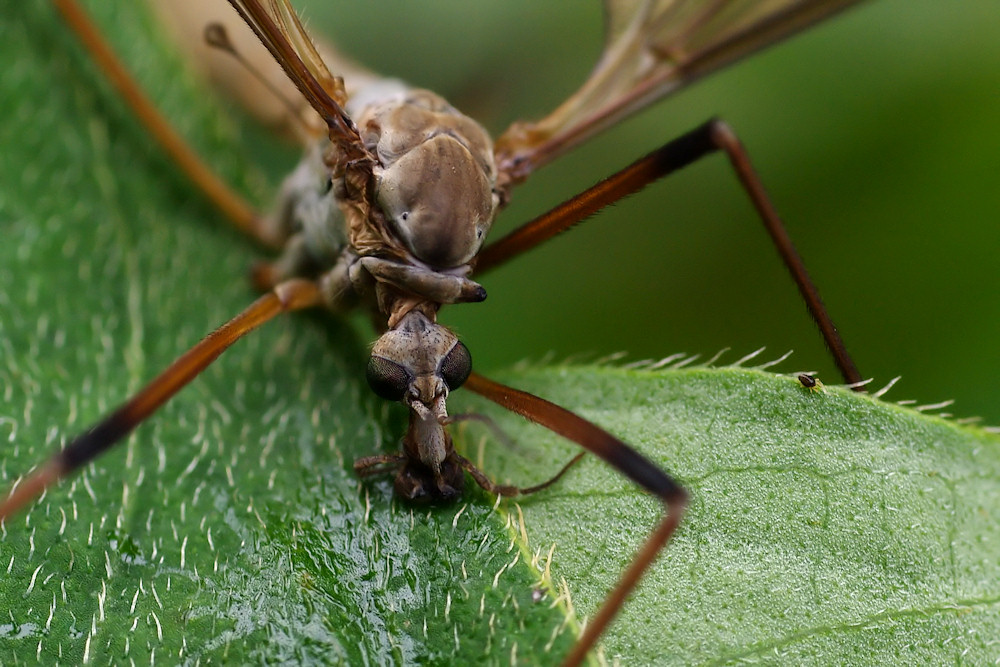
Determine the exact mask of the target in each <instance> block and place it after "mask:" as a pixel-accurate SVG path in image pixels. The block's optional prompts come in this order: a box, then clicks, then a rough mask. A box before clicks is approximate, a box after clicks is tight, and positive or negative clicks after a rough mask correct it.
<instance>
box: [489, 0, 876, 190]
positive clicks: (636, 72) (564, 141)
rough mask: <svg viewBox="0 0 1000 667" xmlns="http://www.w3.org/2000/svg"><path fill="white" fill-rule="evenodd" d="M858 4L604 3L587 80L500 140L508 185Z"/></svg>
mask: <svg viewBox="0 0 1000 667" xmlns="http://www.w3.org/2000/svg"><path fill="white" fill-rule="evenodd" d="M859 1H860V0H604V13H605V42H604V50H603V53H602V55H601V58H600V60H598V63H597V66H596V67H595V68H594V70H593V71H592V72H591V74H590V76H589V78H588V79H587V81H586V82H585V83H584V84H583V86H581V87H580V89H579V90H577V92H576V93H574V94H573V95H572V96H571V97H570V98H569V99H567V100H566V101H565V102H564V103H563V104H562V105H561V106H559V107H558V108H557V109H556V110H555V111H553V112H552V113H551V114H549V115H548V116H546V117H545V118H543V119H542V120H541V121H539V122H537V123H515V124H514V125H512V126H511V127H510V128H508V129H507V131H506V132H504V134H503V135H502V136H501V137H500V138H499V139H498V140H497V142H496V155H497V165H498V167H499V169H500V172H501V174H502V177H501V182H502V184H503V186H505V187H509V186H512V185H515V184H517V183H519V182H521V181H523V180H524V179H525V178H526V177H527V176H528V175H529V174H530V173H531V172H532V171H534V170H535V169H536V168H538V167H540V166H542V165H543V164H545V163H547V162H549V161H550V160H552V159H553V158H555V157H558V156H559V155H561V154H563V153H565V152H566V151H568V150H569V149H571V148H573V147H574V146H576V145H577V144H580V143H581V142H583V141H585V140H586V139H588V138H590V137H591V136H593V135H595V134H597V133H598V132H601V131H602V130H604V129H607V128H608V127H610V126H612V125H614V124H615V123H617V122H619V121H620V120H622V119H623V118H625V117H626V116H629V115H631V114H633V113H635V112H637V111H639V110H640V109H643V108H645V107H646V106H648V105H650V104H652V103H653V102H655V101H657V100H659V99H660V98H662V97H664V96H666V95H667V94H669V93H672V92H673V91H675V90H677V89H679V88H682V87H683V86H685V85H687V84H688V83H691V82H692V81H694V80H696V79H698V78H700V77H702V76H704V75H705V74H708V73H710V72H712V71H714V70H716V69H719V68H720V67H723V66H725V65H727V64H729V63H731V62H733V61H735V60H738V59H739V58H742V57H743V56H745V55H748V54H750V53H752V52H754V51H756V50H757V49H760V48H763V47H765V46H767V45H769V44H772V43H774V42H777V41H778V40H780V39H782V38H784V37H787V36H789V35H791V34H793V33H795V32H797V31H798V30H801V29H803V28H805V27H807V26H809V25H811V24H812V23H815V22H817V21H819V20H821V19H824V18H826V17H828V16H830V15H832V14H834V13H836V12H838V11H840V10H842V9H845V8H846V7H849V6H851V5H853V4H855V3H857V2H859Z"/></svg>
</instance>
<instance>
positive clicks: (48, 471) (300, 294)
mask: <svg viewBox="0 0 1000 667" xmlns="http://www.w3.org/2000/svg"><path fill="white" fill-rule="evenodd" d="M321 304H322V300H321V295H320V291H319V288H318V287H317V286H316V284H315V283H313V282H310V281H308V280H291V281H288V282H287V283H283V284H281V285H278V286H277V287H275V288H274V290H273V291H272V292H269V293H268V294H265V295H264V296H262V297H260V298H259V299H257V300H256V301H254V302H253V303H252V304H250V306H249V307H248V308H247V309H246V310H244V311H243V312H242V313H240V314H239V315H237V316H236V317H234V318H233V319H231V320H229V321H228V322H226V323H225V324H223V325H222V326H221V327H219V328H218V329H216V330H215V331H213V332H212V333H210V334H208V335H207V336H205V337H204V338H203V339H202V340H201V341H199V342H198V343H197V344H196V345H195V346H194V347H192V348H191V349H190V350H188V351H187V352H185V353H184V354H183V355H181V356H180V357H179V358H178V359H177V360H176V361H174V363H172V364H170V366H169V367H168V368H167V369H166V370H165V371H163V372H162V373H160V374H159V375H158V376H156V378H154V379H153V381H152V382H150V383H149V384H147V385H146V386H145V387H143V388H142V389H141V390H140V391H139V393H137V394H136V395H135V396H133V397H132V398H130V399H129V400H128V401H126V402H125V404H123V405H121V406H120V407H119V408H118V409H117V410H115V411H114V412H112V413H111V414H110V415H108V416H107V417H105V418H104V420H103V421H101V422H99V423H98V424H97V425H95V426H94V427H93V428H91V429H90V430H89V431H87V432H86V433H84V434H83V435H80V436H78V437H77V438H75V439H74V440H73V441H72V442H70V443H69V444H68V445H66V447H65V448H64V449H63V450H62V451H61V452H59V453H58V454H56V455H55V456H54V457H52V458H51V459H49V461H47V462H46V463H45V464H43V465H42V467H41V468H39V469H37V470H36V471H35V472H34V473H32V474H31V475H30V476H28V477H27V478H26V479H24V480H23V481H21V482H19V483H18V484H17V485H16V486H15V488H14V489H12V490H11V492H10V494H9V496H8V497H7V498H6V499H5V500H3V501H0V521H3V520H4V519H6V518H7V517H8V516H10V515H11V514H13V513H14V512H16V511H17V510H19V509H20V508H21V507H23V506H24V505H26V504H27V503H28V502H30V501H31V500H32V499H34V498H36V497H38V496H39V495H40V494H41V493H42V492H43V491H44V490H45V489H46V488H48V487H49V486H50V485H52V484H54V483H55V482H58V481H59V480H60V479H62V478H63V477H65V476H67V475H69V474H70V473H72V472H73V471H75V470H77V469H79V468H81V467H82V466H85V465H86V464H88V463H89V462H91V461H93V460H94V459H95V458H97V457H98V456H99V455H100V454H102V453H104V452H105V451H107V450H108V449H110V448H111V447H112V446H113V445H115V444H117V443H119V442H121V441H122V440H123V439H125V437H126V436H127V435H128V434H129V433H131V432H132V431H133V430H134V429H135V427H136V426H138V425H139V424H141V423H142V422H143V421H144V420H145V419H146V418H147V417H149V416H150V415H152V414H153V413H154V412H156V411H157V410H158V409H159V408H160V406H162V405H163V404H164V403H166V402H167V401H168V400H170V399H171V398H172V397H173V396H174V394H176V393H177V392H178V391H180V390H181V389H183V388H184V387H185V386H187V384H188V383H189V382H191V380H193V379H195V378H196V377H198V375H199V374H200V373H201V372H202V371H203V370H205V369H206V368H208V366H209V365H210V364H211V363H212V362H213V361H215V360H216V359H217V358H218V357H219V355H220V354H222V353H223V352H225V351H226V350H227V349H229V347H230V346H231V345H232V344H233V343H235V342H236V341H238V340H239V339H240V338H242V337H243V336H245V335H246V334H248V333H250V332H251V331H253V330H254V329H256V328H257V327H259V326H261V325H262V324H264V323H265V322H268V321H269V320H271V319H273V318H274V317H275V316H277V315H280V314H281V313H287V312H291V311H293V310H301V309H303V308H313V307H316V306H319V305H321Z"/></svg>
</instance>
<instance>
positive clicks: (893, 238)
mask: <svg viewBox="0 0 1000 667" xmlns="http://www.w3.org/2000/svg"><path fill="white" fill-rule="evenodd" d="M303 4H304V6H305V14H306V17H307V19H308V21H309V25H310V27H311V28H314V29H316V30H317V31H322V32H323V33H325V34H326V35H328V36H330V37H331V38H332V39H333V40H334V42H335V43H336V44H338V45H339V46H340V47H341V48H343V49H344V50H346V51H347V52H348V53H350V54H352V55H354V56H355V57H356V58H357V59H359V60H361V61H362V62H364V63H366V64H368V65H369V66H371V67H373V68H376V69H378V70H379V71H382V72H385V73H391V74H394V75H398V76H401V77H403V78H405V79H407V80H409V81H411V82H412V83H414V84H417V85H421V86H426V87H430V88H433V89H435V90H438V91H439V92H442V93H443V94H445V95H447V96H450V98H451V99H453V101H454V102H455V103H456V105H459V106H460V107H462V108H463V110H466V112H467V113H469V114H470V115H473V116H475V117H477V118H478V119H480V120H482V121H483V122H485V123H486V124H487V126H488V127H489V128H490V129H491V130H492V131H494V132H498V131H500V130H502V129H503V128H504V127H506V124H507V123H509V122H510V121H512V120H514V119H517V118H524V117H526V118H534V117H538V116H540V115H542V114H544V113H545V112H546V111H547V110H549V109H551V108H552V107H553V106H554V105H555V104H557V103H558V102H559V101H560V100H561V99H563V98H564V97H565V96H566V95H568V94H569V93H570V92H571V91H572V90H573V89H574V88H575V87H576V86H577V85H578V84H579V83H580V82H581V81H582V80H583V78H584V76H585V75H586V73H587V72H588V70H589V69H590V67H591V66H592V64H593V62H594V60H595V58H596V57H597V54H598V52H599V46H600V38H601V12H600V7H599V3H597V2H592V3H584V2H549V3H538V2H529V1H524V2H504V3H467V2H458V1H455V2H434V3H404V2H379V3H348V4H347V5H339V4H337V3H317V2H314V3H312V4H310V3H308V2H305V3H303ZM998 36H1000V8H998V5H997V4H996V3H995V2H993V1H992V0H975V1H973V0H969V1H967V2H962V3H941V2H936V1H935V0H920V1H917V0H881V1H877V2H870V3H866V4H862V5H861V6H860V7H857V8H855V9H852V10H850V11H848V12H847V13H845V14H843V15H841V16H838V17H836V18H834V19H833V20H831V21H828V22H826V23H825V24H823V25H821V26H819V27H816V28H813V29H812V30H810V31H808V32H807V33H804V34H802V35H799V36H797V37H795V38H793V39H792V40H790V41H787V42H785V43H783V44H781V45H778V46H777V47H774V48H771V49H769V50H768V51H766V52H764V53H762V54H758V55H756V56H754V57H752V58H749V59H748V60H746V61H744V62H743V63H740V64H738V65H737V66H734V67H731V68H729V69H727V70H726V71H724V72H722V73H719V74H716V75H714V76H712V77H710V78H709V79H707V80H705V81H702V82H701V83H699V84H696V85H695V86H693V87H692V88H691V89H688V90H686V91H684V92H682V93H681V94H679V95H676V96H674V97H673V98H671V99H669V100H668V101H666V102H664V103H660V104H659V105H656V106H654V107H652V108H651V109H649V110H647V111H645V112H644V113H642V114H641V115H639V116H638V117H636V118H634V119H632V120H631V121H629V122H627V123H625V124H623V125H622V126H620V127H618V128H616V129H614V130H612V131H610V132H608V133H606V134H605V135H603V136H601V137H599V138H598V139H596V140H594V141H592V142H591V143H590V144H589V145H587V146H586V147H584V148H582V149H579V150H577V151H575V152H574V153H572V154H570V155H569V156H567V157H565V158H563V159H561V160H560V161H558V162H557V163H554V164H553V165H551V166H550V167H547V168H545V169H544V170H542V171H540V172H538V173H537V174H535V175H534V176H533V177H532V178H531V179H530V180H529V181H528V183H527V184H525V185H524V186H522V187H521V188H520V189H519V190H517V191H516V192H515V199H514V203H513V205H512V206H511V207H510V208H509V209H508V210H507V211H506V212H505V213H504V215H503V216H502V217H501V219H500V222H499V223H498V225H497V227H496V228H495V230H494V234H495V235H497V234H499V233H502V232H504V231H506V230H509V229H511V228H512V227H513V226H515V225H516V224H518V223H519V222H521V221H524V220H527V219H530V218H531V217H533V216H534V215H536V214H538V213H539V212H541V211H543V210H545V209H546V208H548V207H551V206H552V205H554V204H556V203H558V202H560V201H562V200H563V199H565V198H567V197H568V196H570V195H572V194H574V193H576V192H577V191H579V190H580V189H582V188H584V187H586V186H588V185H590V184H591V183H593V182H594V181H596V180H597V179H599V178H601V177H603V176H605V175H607V174H609V173H611V172H613V171H614V170H617V169H619V168H621V167H623V166H624V165H626V164H628V163H629V162H630V161H632V160H633V159H635V158H636V157H638V156H640V155H642V154H643V153H645V152H647V151H649V150H652V149H653V148H655V147H657V146H659V145H660V144H662V143H664V142H665V141H667V140H669V139H671V138H673V137H675V136H676V135H678V134H680V133H682V132H683V131H685V130H687V129H689V128H691V127H693V126H695V125H696V124H698V123H700V122H702V121H704V120H705V119H707V118H709V117H710V116H713V115H719V116H721V117H723V118H725V119H726V120H727V121H729V122H730V123H731V124H732V125H733V126H734V127H735V129H736V130H737V132H738V133H739V134H740V136H741V138H742V139H743V141H744V143H745V144H746V145H747V146H748V147H749V149H750V151H751V153H752V155H753V158H754V160H755V164H756V165H757V167H758V169H759V170H760V172H761V173H762V175H763V178H764V180H765V183H766V184H767V186H768V188H769V190H770V192H771V194H772V196H773V198H774V200H775V201H776V203H777V206H778V208H779V211H780V212H781V213H782V215H783V217H784V218H785V220H786V222H787V224H788V227H789V229H790V232H791V235H792V237H793V239H794V240H795V242H796V244H797V246H798V248H799V250H800V251H801V253H802V254H803V256H804V257H805V259H806V262H807V265H808V267H809V269H810V271H811V272H812V274H813V276H814V278H815V279H816V281H817V282H818V284H819V286H820V289H821V291H822V293H823V295H824V298H825V300H826V302H827V304H828V306H829V307H830V309H831V312H832V313H833V316H834V318H835V320H836V322H837V323H838V324H839V326H840V328H841V330H842V332H843V334H844V336H845V338H846V340H847V342H848V345H849V347H850V349H851V351H852V352H853V354H854V355H855V357H856V360H857V362H858V365H859V367H860V368H861V371H862V373H863V374H864V375H866V376H873V377H875V379H876V384H879V385H880V384H881V383H884V382H886V381H888V380H890V379H891V378H893V377H895V376H896V375H902V376H903V380H902V382H901V383H900V384H899V385H897V388H896V389H894V390H893V392H891V393H890V394H889V395H888V397H889V398H895V399H896V400H901V399H911V398H912V399H916V400H918V401H919V402H922V403H927V402H936V401H940V400H944V399H949V398H954V399H956V402H957V404H956V405H955V407H954V408H953V411H954V413H955V414H956V415H958V416H971V415H981V416H982V417H984V418H985V419H986V421H987V422H989V423H998V422H1000V392H998V390H997V389H995V388H994V385H993V382H992V379H993V377H994V375H995V373H996V372H997V371H998V370H1000V354H998V352H997V341H998V340H1000V270H998V267H1000V262H998V260H997V258H996V252H997V249H998V248H1000V224H998V223H1000V124H998V123H997V120H998V118H1000V42H998V39H997V38H998ZM484 283H485V285H486V287H487V289H488V290H489V295H490V296H489V299H488V300H487V301H486V302H485V303H483V304H479V305H473V306H465V307H461V308H451V309H448V310H447V311H446V312H445V314H444V315H443V319H444V320H445V321H447V322H449V323H451V324H453V325H454V326H455V327H456V328H457V329H458V330H459V331H460V332H461V334H462V335H463V336H464V338H465V340H466V341H467V342H468V344H469V347H470V348H471V349H472V351H473V354H474V356H475V358H476V361H477V364H478V367H479V368H484V369H488V368H495V367H498V366H503V365H507V364H511V363H514V362H516V361H519V360H522V359H540V358H542V357H543V356H544V355H546V354H547V353H549V352H552V353H553V354H554V355H555V357H556V358H563V357H566V356H569V355H577V354H580V353H589V354H591V355H593V357H595V358H596V357H600V356H604V355H606V354H609V353H612V352H616V351H620V350H623V351H627V352H628V353H629V357H628V358H629V359H641V358H646V357H663V356H666V355H669V354H673V353H675V352H687V353H692V354H693V353H701V354H702V355H703V357H709V356H711V355H713V354H714V353H715V352H716V351H718V350H720V349H721V348H724V347H730V348H732V352H731V353H729V354H728V355H727V356H726V357H724V358H723V361H725V360H727V359H728V360H734V359H736V358H737V357H738V356H742V355H743V354H745V353H747V352H750V351H752V350H754V349H756V348H757V347H760V346H764V345H766V346H767V348H768V352H767V353H766V354H767V355H769V356H777V355H779V354H781V353H783V352H785V351H786V350H789V349H794V350H795V354H794V355H793V357H792V359H791V360H790V361H789V362H786V363H785V364H784V365H783V366H781V367H780V369H781V370H785V371H791V370H805V369H809V370H816V371H819V372H820V374H821V377H822V378H824V379H825V380H827V381H832V382H835V381H837V380H838V376H837V374H836V372H835V370H834V369H833V366H832V364H831V363H830V362H829V361H828V359H827V355H826V353H825V352H824V349H823V347H822V344H821V342H820V339H819V336H818V334H817V333H815V332H814V330H813V328H812V325H811V323H810V321H809V320H808V317H807V315H806V313H805V309H804V307H803V306H802V305H801V304H800V301H799V299H798V296H797V293H796V291H795V289H794V287H793V285H792V283H791V281H790V279H788V278H787V277H786V275H785V273H784V269H783V268H782V267H781V265H780V264H779V261H778V260H777V257H776V254H775V253H774V251H773V250H772V249H771V246H770V245H769V242H768V241H767V239H766V238H765V235H764V233H763V231H762V230H761V229H760V228H759V224H758V223H757V221H756V218H755V217H754V215H753V213H752V211H751V209H750V207H749V204H748V203H747V201H746V199H745V198H744V196H743V194H742V192H741V191H740V190H739V189H738V187H737V186H736V184H735V181H734V179H733V177H732V175H731V173H730V172H729V170H728V167H727V166H726V165H725V163H724V161H723V160H722V159H721V158H718V157H716V158H712V159H709V160H707V161H705V162H704V163H703V164H699V165H697V166H695V167H694V168H692V169H689V170H688V171H687V172H686V173H684V174H682V175H679V176H675V177H673V178H671V179H669V180H668V181H664V182H662V183H659V184H656V185H654V186H652V187H650V188H648V189H647V190H646V191H645V192H643V193H641V194H639V195H636V196H634V197H632V198H631V199H629V200H628V201H625V202H622V203H619V204H618V205H616V206H615V207H614V208H613V210H610V211H608V212H606V213H603V214H602V215H601V216H599V217H598V218H595V219H593V220H592V221H590V222H589V223H587V224H586V225H585V226H583V227H581V228H578V229H576V230H574V231H573V232H572V233H570V234H568V235H565V236H563V237H561V238H558V239H556V240H555V241H553V242H550V244H549V245H548V246H547V247H544V248H541V249H539V250H536V251H535V252H533V253H531V254H530V256H526V257H524V258H522V259H521V260H519V261H517V262H515V263H512V264H511V265H509V266H508V267H505V268H503V269H501V270H499V271H497V272H496V274H493V275H489V276H488V277H487V278H486V279H484Z"/></svg>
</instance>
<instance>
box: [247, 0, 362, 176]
mask: <svg viewBox="0 0 1000 667" xmlns="http://www.w3.org/2000/svg"><path fill="white" fill-rule="evenodd" d="M229 4H230V5H232V6H233V8H234V9H235V10H236V11H237V12H238V13H239V15H240V17H241V18H242V19H243V20H244V21H245V22H246V23H247V25H249V26H250V29H251V30H253V31H254V33H255V34H256V35H257V37H258V38H259V39H260V41H261V43H263V44H264V46H265V47H267V50H268V51H270V52H271V55H272V56H274V59H275V60H277V61H278V64H279V65H281V69H283V70H284V71H285V74H287V75H288V78H289V79H291V81H292V83H294V84H295V87H296V88H297V89H298V90H299V92H300V93H302V95H303V97H305V99H306V101H307V102H309V105H310V106H312V108H313V109H315V110H316V112H317V113H318V114H319V115H320V117H321V118H322V119H323V121H324V122H325V123H326V125H327V127H328V128H329V131H330V140H331V141H332V142H333V143H334V144H335V145H337V146H338V147H339V148H340V149H341V151H342V154H343V156H344V159H345V162H350V161H352V160H359V159H360V160H364V161H366V162H368V161H371V159H372V158H371V156H370V155H369V154H368V151H366V150H365V148H364V144H363V143H362V141H361V138H360V136H359V135H358V131H357V129H356V128H355V126H354V123H353V122H352V121H351V119H350V117H349V116H348V115H347V114H346V113H345V112H344V109H343V106H344V104H345V103H346V101H347V94H346V92H345V89H344V81H343V79H341V78H340V77H335V76H333V75H332V74H331V73H330V70H329V69H328V68H327V66H326V64H325V63H324V62H323V59H322V58H321V57H320V55H319V52H318V51H317V50H316V47H315V46H314V45H313V42H312V40H311V39H310V38H309V35H308V34H307V33H306V31H305V28H303V26H302V23H301V22H300V21H299V18H298V16H297V15H296V14H295V10H294V9H292V7H291V5H290V4H289V3H288V0H229Z"/></svg>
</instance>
